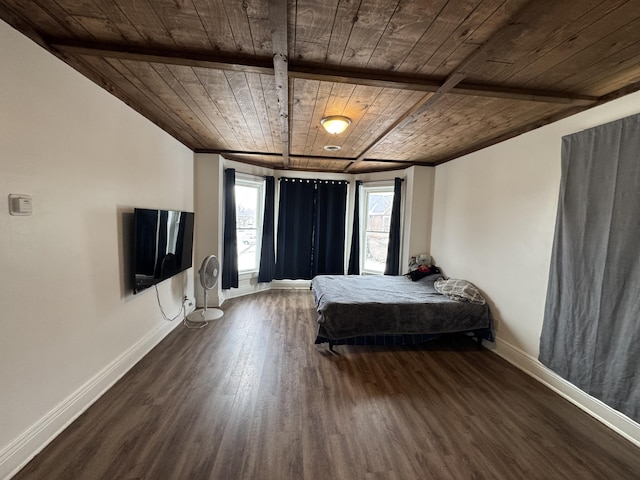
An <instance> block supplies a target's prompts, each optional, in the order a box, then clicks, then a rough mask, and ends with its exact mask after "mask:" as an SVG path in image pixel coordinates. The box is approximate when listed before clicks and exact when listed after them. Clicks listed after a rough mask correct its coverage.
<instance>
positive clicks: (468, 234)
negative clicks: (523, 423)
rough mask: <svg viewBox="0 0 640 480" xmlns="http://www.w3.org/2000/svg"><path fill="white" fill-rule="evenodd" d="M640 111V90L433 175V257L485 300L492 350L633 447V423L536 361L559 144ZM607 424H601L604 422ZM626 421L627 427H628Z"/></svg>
mask: <svg viewBox="0 0 640 480" xmlns="http://www.w3.org/2000/svg"><path fill="white" fill-rule="evenodd" d="M638 112H640V93H635V94H633V95H629V96H626V97H624V98H621V99H618V100H616V101H613V102H610V103H607V104H605V105H602V106H599V107H597V108H594V109H591V110H589V111H586V112H583V113H581V114H578V115H575V116H573V117H570V118H567V119H564V120H561V121H559V122H556V123H554V124H551V125H547V126H545V127H542V128H539V129H537V130H534V131H532V132H529V133H526V134H524V135H521V136H519V137H516V138H514V139H511V140H508V141H506V142H503V143H500V144H498V145H494V146H492V147H489V148H486V149H484V150H481V151H479V152H475V153H473V154H470V155H467V156H465V157H462V158H460V159H457V160H454V161H452V162H449V163H446V164H443V165H441V166H438V167H437V168H436V177H435V194H434V195H435V196H434V218H433V227H432V237H431V246H432V248H431V251H432V254H433V256H434V257H435V259H436V261H437V263H438V265H440V266H441V267H442V268H443V269H444V271H445V273H446V274H447V275H448V276H450V277H457V278H466V279H468V280H470V281H472V282H473V283H475V284H476V285H477V286H478V287H479V288H480V289H481V290H482V291H483V292H484V293H485V294H486V296H487V298H488V299H489V303H490V305H491V307H492V310H493V313H494V316H495V319H496V323H497V327H496V329H497V337H498V343H497V352H498V353H500V354H502V355H504V356H506V357H509V359H510V360H511V361H513V362H514V363H519V364H520V365H519V366H521V367H522V368H525V370H527V369H528V370H529V372H530V373H532V374H533V375H536V376H537V377H538V378H540V379H541V380H543V381H544V382H546V383H548V384H550V385H551V386H552V387H553V388H556V389H557V390H559V391H560V392H561V393H563V394H564V395H566V396H568V397H570V398H571V399H572V401H575V402H576V403H580V404H581V406H582V407H585V405H586V404H588V406H587V407H586V408H587V409H588V410H589V411H590V413H592V414H594V415H597V416H600V417H601V419H604V421H605V422H607V423H609V424H610V425H612V426H613V427H614V428H617V429H618V430H619V431H622V433H623V434H626V435H627V436H628V437H630V438H632V439H633V440H634V441H636V442H637V443H640V428H639V427H640V426H638V425H637V424H635V423H633V422H631V421H630V420H628V419H626V417H624V418H622V417H621V416H620V415H619V414H617V413H616V412H614V411H610V409H608V408H607V407H604V406H603V405H602V404H600V402H598V401H597V400H594V399H592V398H591V397H588V398H587V397H585V395H586V394H584V393H582V392H580V391H577V389H575V387H573V386H572V385H570V384H567V383H566V382H564V381H562V380H561V379H559V377H557V376H555V374H553V373H552V372H550V371H549V370H547V369H546V368H544V367H543V366H542V365H541V364H540V363H539V362H538V361H537V357H538V347H539V339H540V333H541V329H542V321H543V312H544V304H545V299H546V291H547V281H548V274H549V263H550V258H551V247H552V242H553V234H554V227H555V216H556V208H557V201H558V191H559V185H560V153H561V137H562V136H563V135H567V134H571V133H575V132H578V131H580V130H584V129H586V128H591V127H594V126H597V125H601V124H604V123H607V122H610V121H612V120H616V119H619V118H623V117H625V116H628V115H631V114H634V113H638ZM605 417H606V418H605ZM629 422H631V423H629Z"/></svg>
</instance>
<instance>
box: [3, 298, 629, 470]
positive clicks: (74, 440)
mask: <svg viewBox="0 0 640 480" xmlns="http://www.w3.org/2000/svg"><path fill="white" fill-rule="evenodd" d="M223 309H224V310H225V315H224V317H223V318H222V319H220V320H218V321H215V322H213V323H212V324H210V325H209V326H208V327H207V328H204V329H201V330H187V329H185V328H182V327H179V328H178V329H176V330H175V331H174V332H172V333H171V334H170V335H169V336H168V337H167V338H166V339H165V340H164V341H163V342H162V343H161V344H160V345H158V347H156V348H155V349H154V350H153V351H152V352H151V353H150V354H149V355H147V356H146V357H145V358H144V359H143V360H142V361H141V362H140V363H138V364H137V365H136V366H135V367H134V368H133V369H132V370H131V371H130V372H129V373H128V374H127V375H126V376H125V377H124V378H123V379H122V380H121V381H119V382H118V383H117V384H116V385H115V386H114V387H113V388H112V389H111V390H109V391H108V392H107V393H106V394H105V395H104V396H103V397H102V398H101V399H100V400H98V401H97V402H96V403H95V404H94V405H93V406H92V407H91V408H90V409H89V410H87V412H86V413H85V414H84V415H82V416H81V417H80V418H79V419H78V420H77V421H76V422H74V423H73V424H72V425H71V426H70V427H69V428H68V429H67V430H66V431H65V432H63V433H62V434H61V435H60V436H59V437H58V438H57V439H56V440H54V441H53V442H52V443H51V444H50V445H49V446H48V447H47V448H46V449H45V450H43V452H42V453H40V454H39V455H38V456H37V457H36V458H34V459H33V461H31V462H30V463H29V464H28V465H27V466H26V467H25V468H24V469H23V470H22V471H21V472H20V473H18V475H17V476H16V477H15V479H47V480H56V479H60V480H62V479H64V480H69V479H109V480H114V479H153V480H156V479H159V480H165V479H169V480H171V479H180V480H182V479H195V480H199V479H221V480H222V479H224V480H227V479H265V480H272V479H273V480H280V479H323V480H324V479H327V478H329V479H366V480H378V479H395V480H399V479H402V480H407V479H456V480H457V479H483V478H486V479H505V480H507V479H508V480H513V479H526V480H532V479H545V480H548V479H556V478H558V479H636V480H637V479H638V478H640V449H638V448H637V447H635V446H634V445H632V444H631V443H629V442H627V441H626V440H625V439H623V438H621V437H619V436H618V435H616V434H615V433H613V432H612V431H611V430H609V429H607V428H606V427H605V426H603V425H602V424H600V423H599V422H597V421H596V420H594V419H592V418H591V417H589V416H588V415H587V414H585V413H583V412H582V411H580V410H579V409H578V408H576V407H575V406H573V405H571V404H570V403H569V402H567V401H565V400H564V399H562V398H561V397H559V396H557V395H556V394H554V393H553V392H551V391H550V390H548V389H547V388H545V387H544V386H542V385H540V384H539V383H537V382H536V381H534V380H533V379H531V378H530V377H528V376H527V375H525V374H524V373H521V372H520V371H518V370H517V369H515V368H514V367H513V366H511V365H509V364H508V363H507V362H505V361H504V360H503V359H501V358H500V357H498V356H497V355H495V354H493V353H491V352H490V351H488V350H478V349H477V348H476V347H475V345H474V344H473V343H472V342H469V341H468V339H466V338H451V339H447V340H442V341H438V342H434V343H431V344H428V345H426V346H422V347H412V348H382V347H376V348H374V347H348V346H340V347H336V351H337V353H336V354H332V353H330V352H329V351H328V350H327V349H326V347H319V346H316V345H313V340H314V338H315V327H316V314H315V311H314V305H313V298H312V294H311V292H309V291H274V292H265V293H261V294H257V295H253V296H249V297H244V298H239V299H234V300H230V301H228V302H227V303H225V304H224V307H223Z"/></svg>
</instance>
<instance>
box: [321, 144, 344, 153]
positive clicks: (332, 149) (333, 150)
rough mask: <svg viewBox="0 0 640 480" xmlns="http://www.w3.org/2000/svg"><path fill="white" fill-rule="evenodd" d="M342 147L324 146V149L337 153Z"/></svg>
mask: <svg viewBox="0 0 640 480" xmlns="http://www.w3.org/2000/svg"><path fill="white" fill-rule="evenodd" d="M341 148H342V147H341V146H340V145H325V146H324V149H325V150H326V151H327V152H337V151H338V150H340V149H341Z"/></svg>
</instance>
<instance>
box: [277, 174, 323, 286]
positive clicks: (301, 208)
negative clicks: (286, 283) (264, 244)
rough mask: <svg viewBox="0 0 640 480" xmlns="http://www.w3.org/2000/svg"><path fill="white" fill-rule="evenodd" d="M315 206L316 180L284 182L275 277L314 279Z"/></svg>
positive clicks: (279, 209)
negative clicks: (312, 264) (312, 265)
mask: <svg viewBox="0 0 640 480" xmlns="http://www.w3.org/2000/svg"><path fill="white" fill-rule="evenodd" d="M314 205H315V182H314V181H313V180H306V179H296V178H281V179H280V204H279V206H278V234H277V235H278V246H277V252H276V269H275V270H276V273H275V278H277V279H283V278H287V279H307V280H308V279H310V278H312V270H311V259H312V258H313V227H314Z"/></svg>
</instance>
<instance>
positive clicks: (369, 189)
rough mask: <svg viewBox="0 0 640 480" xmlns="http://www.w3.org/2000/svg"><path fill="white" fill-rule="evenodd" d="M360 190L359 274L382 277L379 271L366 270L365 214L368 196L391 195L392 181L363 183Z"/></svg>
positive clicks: (366, 215) (366, 217)
mask: <svg viewBox="0 0 640 480" xmlns="http://www.w3.org/2000/svg"><path fill="white" fill-rule="evenodd" d="M360 188H361V193H362V197H361V200H362V201H361V202H360V219H361V222H360V225H361V228H360V232H361V234H360V273H361V274H363V275H382V274H384V270H383V271H379V270H371V269H369V270H367V269H366V267H365V265H366V263H365V259H366V246H367V245H366V243H367V227H368V223H369V215H368V214H367V205H368V204H369V196H370V195H371V194H376V193H393V189H394V186H393V181H385V182H375V184H366V183H363V184H362V186H361V187H360Z"/></svg>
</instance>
